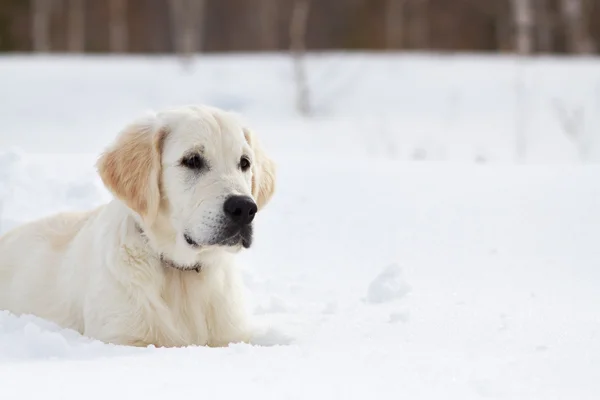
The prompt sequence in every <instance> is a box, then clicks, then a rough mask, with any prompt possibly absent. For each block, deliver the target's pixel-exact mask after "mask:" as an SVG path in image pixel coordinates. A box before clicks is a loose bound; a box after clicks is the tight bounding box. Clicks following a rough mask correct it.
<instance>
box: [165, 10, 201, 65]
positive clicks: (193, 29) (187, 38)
mask: <svg viewBox="0 0 600 400" xmlns="http://www.w3.org/2000/svg"><path fill="white" fill-rule="evenodd" d="M169 4H170V13H171V35H172V36H173V41H174V43H175V52H176V53H177V54H179V55H180V56H181V57H182V58H183V60H184V62H186V63H187V62H189V61H191V59H192V56H193V55H194V54H195V53H196V52H198V51H201V50H202V48H203V45H204V40H203V39H204V37H203V35H202V33H203V32H204V29H203V28H204V14H205V9H206V0H170V3H169Z"/></svg>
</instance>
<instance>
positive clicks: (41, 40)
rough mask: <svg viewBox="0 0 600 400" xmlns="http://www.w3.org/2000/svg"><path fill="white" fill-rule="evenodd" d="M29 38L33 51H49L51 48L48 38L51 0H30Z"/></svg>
mask: <svg viewBox="0 0 600 400" xmlns="http://www.w3.org/2000/svg"><path fill="white" fill-rule="evenodd" d="M31 1H32V4H31V12H32V23H31V38H32V42H33V51H35V52H38V53H40V52H43V53H45V52H49V51H50V50H51V47H52V46H51V40H50V18H51V16H52V15H51V13H52V6H53V0H31Z"/></svg>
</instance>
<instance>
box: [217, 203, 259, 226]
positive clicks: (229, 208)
mask: <svg viewBox="0 0 600 400" xmlns="http://www.w3.org/2000/svg"><path fill="white" fill-rule="evenodd" d="M223 210H224V211H225V214H227V216H228V217H229V218H231V220H232V221H234V222H235V223H237V224H240V225H248V224H249V223H250V222H252V220H253V219H254V216H255V215H256V211H257V210H258V208H257V207H256V203H255V202H254V200H252V199H251V198H250V197H248V196H230V197H229V198H228V199H227V200H225V204H224V205H223Z"/></svg>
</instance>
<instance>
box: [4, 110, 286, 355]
mask: <svg viewBox="0 0 600 400" xmlns="http://www.w3.org/2000/svg"><path fill="white" fill-rule="evenodd" d="M193 156H196V157H199V159H200V160H201V161H202V163H201V165H200V167H199V168H190V167H189V166H187V167H186V165H185V162H184V161H185V159H186V157H188V158H189V157H193ZM241 158H246V160H247V161H249V164H250V166H249V167H247V168H246V169H244V168H243V166H244V164H243V163H242V164H240V159H241ZM197 160H198V158H196V164H194V165H196V166H198V165H197V164H198V161H197ZM240 165H242V167H241V166H240ZM246 166H247V164H246ZM97 168H98V172H99V175H100V177H101V178H102V181H103V182H104V184H105V185H106V187H107V188H108V189H109V190H110V191H111V192H112V193H113V195H114V199H113V200H112V201H111V202H109V203H108V204H105V205H103V206H101V207H99V208H97V209H94V210H90V211H88V212H83V213H62V214H58V215H53V216H50V217H47V218H44V219H41V220H37V221H33V222H30V223H27V224H24V225H22V226H20V227H17V228H15V229H13V230H12V231H10V232H8V233H6V234H5V235H4V236H3V237H2V238H0V309H4V310H8V311H11V312H13V313H15V314H33V315H36V316H38V317H41V318H44V319H47V320H50V321H53V322H55V323H57V324H59V325H60V326H63V327H66V328H71V329H74V330H77V331H79V332H80V333H81V334H83V335H85V336H88V337H91V338H95V339H98V340H101V341H104V342H107V343H114V344H121V345H134V346H147V345H155V346H161V347H172V346H186V345H208V346H226V345H227V344H229V343H232V342H247V341H249V340H250V339H251V336H252V330H251V327H250V324H249V320H248V318H247V314H246V311H245V307H244V300H243V294H242V292H243V287H242V283H241V279H240V276H239V275H238V272H237V271H236V268H235V263H234V258H235V254H236V253H237V252H239V251H240V250H241V249H243V248H244V247H249V241H251V238H250V237H249V236H250V235H251V226H247V227H245V228H244V229H245V230H241V229H240V230H238V229H237V228H235V229H234V228H231V226H232V225H231V224H230V221H229V220H228V219H227V216H226V215H225V214H224V212H223V204H224V202H225V200H226V199H227V198H228V197H229V196H249V198H250V199H253V200H254V202H255V203H256V205H257V206H258V211H259V214H260V210H261V209H262V208H263V207H264V206H265V205H266V204H267V203H268V201H269V200H270V198H271V196H272V195H273V191H274V185H275V166H274V163H273V161H272V160H271V159H270V158H269V157H268V156H267V155H266V154H265V152H264V151H263V149H261V147H260V144H259V143H258V141H257V138H256V136H255V135H254V134H253V133H252V132H251V131H250V130H249V129H247V128H246V127H245V126H243V125H242V124H241V123H240V122H239V121H238V120H237V119H236V118H234V116H233V115H231V114H229V113H226V112H224V111H222V110H219V109H216V108H212V107H208V106H189V107H180V108H174V109H169V110H165V111H162V112H159V113H155V114H152V115H148V116H145V117H142V118H140V119H138V120H136V121H134V122H132V123H131V124H130V125H129V126H127V127H126V128H125V129H124V130H123V131H122V132H120V133H119V135H118V136H117V138H116V140H115V142H114V143H113V144H112V145H111V146H110V147H109V148H108V149H107V150H106V151H105V152H104V153H103V154H102V155H101V157H100V158H99V160H98V163H97ZM186 238H187V239H186ZM242 239H244V240H242Z"/></svg>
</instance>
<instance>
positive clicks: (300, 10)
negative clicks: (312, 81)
mask: <svg viewBox="0 0 600 400" xmlns="http://www.w3.org/2000/svg"><path fill="white" fill-rule="evenodd" d="M309 12H310V1H309V0H295V2H294V8H293V9H292V23H291V24H290V47H291V52H292V57H293V62H294V79H295V83H296V107H297V109H298V111H299V112H300V113H301V114H302V115H308V114H310V102H309V93H308V79H307V77H306V66H305V65H304V53H305V51H306V25H307V22H308V16H309Z"/></svg>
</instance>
